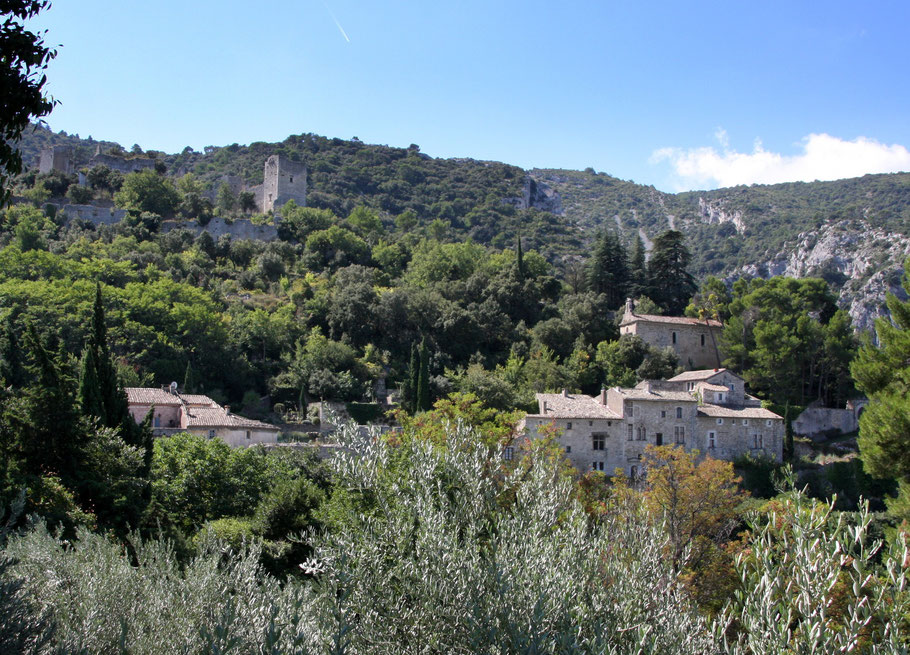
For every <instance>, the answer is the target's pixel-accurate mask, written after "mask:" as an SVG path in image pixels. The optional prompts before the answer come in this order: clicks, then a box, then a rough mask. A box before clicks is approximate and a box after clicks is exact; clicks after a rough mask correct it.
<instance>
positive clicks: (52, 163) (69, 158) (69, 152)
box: [38, 146, 75, 175]
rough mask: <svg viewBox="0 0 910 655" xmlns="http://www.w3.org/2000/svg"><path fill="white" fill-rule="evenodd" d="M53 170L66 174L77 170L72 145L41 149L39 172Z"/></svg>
mask: <svg viewBox="0 0 910 655" xmlns="http://www.w3.org/2000/svg"><path fill="white" fill-rule="evenodd" d="M52 171H60V172H61V173H64V174H66V175H69V174H71V173H73V172H74V171H75V166H74V165H73V148H72V146H53V147H52V148H44V149H43V150H42V151H41V155H40V157H39V159H38V172H39V173H41V174H44V175H46V174H47V173H50V172H52Z"/></svg>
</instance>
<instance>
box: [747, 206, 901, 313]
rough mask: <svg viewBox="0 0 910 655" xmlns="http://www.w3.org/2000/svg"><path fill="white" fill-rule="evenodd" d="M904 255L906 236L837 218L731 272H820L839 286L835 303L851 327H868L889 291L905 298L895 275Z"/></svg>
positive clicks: (796, 274)
mask: <svg viewBox="0 0 910 655" xmlns="http://www.w3.org/2000/svg"><path fill="white" fill-rule="evenodd" d="M857 222H858V223H859V225H857ZM908 257H910V237H906V236H904V235H902V234H899V233H896V232H888V231H886V230H883V229H878V228H873V227H872V226H871V225H869V223H868V222H866V221H855V220H854V221H840V222H837V223H832V224H829V225H825V226H824V227H822V228H821V229H819V230H817V231H810V232H803V233H801V234H800V235H799V236H798V237H797V241H796V243H795V244H794V245H793V247H792V248H788V249H786V250H785V251H782V252H780V253H778V254H777V255H775V256H773V257H772V258H770V259H769V260H767V261H764V262H760V263H757V264H749V265H748V266H744V267H742V268H741V269H739V270H738V271H736V272H735V273H734V275H733V276H732V277H733V278H736V277H739V276H745V277H772V276H775V275H787V276H790V277H821V278H824V279H825V280H827V281H828V282H829V283H831V284H832V286H834V287H835V288H839V289H840V292H839V296H838V304H839V305H840V306H841V307H842V308H844V309H846V310H847V311H848V312H849V313H850V316H851V317H852V318H853V325H854V326H855V327H856V329H857V330H870V329H872V327H873V325H874V323H875V319H876V318H878V317H879V316H884V315H886V314H887V307H886V306H885V297H886V295H887V294H888V293H889V292H890V293H893V294H895V295H897V296H898V297H899V298H901V299H905V298H906V294H905V293H904V290H903V289H902V288H901V285H900V280H901V275H902V273H903V263H904V261H905V260H906V259H907V258H908Z"/></svg>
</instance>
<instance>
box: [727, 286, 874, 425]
mask: <svg viewBox="0 0 910 655" xmlns="http://www.w3.org/2000/svg"><path fill="white" fill-rule="evenodd" d="M728 311H729V315H730V317H729V319H728V320H727V322H726V324H725V325H724V331H723V335H722V337H721V351H722V353H723V355H724V365H725V366H728V367H730V368H732V369H733V370H736V371H738V372H740V373H741V374H742V375H743V377H744V378H745V380H746V382H748V383H749V385H750V386H751V388H752V390H753V391H754V392H757V393H759V394H761V395H762V396H763V397H765V398H767V399H770V400H773V401H774V402H777V403H779V404H782V405H783V404H785V403H786V402H790V403H791V404H795V405H806V404H808V403H809V402H811V401H812V400H815V399H817V398H818V399H822V400H823V401H824V402H825V403H826V404H827V406H829V407H839V406H842V405H843V403H844V402H846V400H847V399H848V398H849V397H850V396H851V395H852V393H851V382H850V377H849V372H848V371H849V366H850V361H851V360H852V359H853V356H854V353H855V347H856V344H855V337H854V336H853V331H852V326H851V322H850V317H849V315H847V314H846V312H844V311H843V310H839V309H837V305H836V304H835V301H834V297H833V296H832V295H831V293H830V291H829V290H828V286H827V284H825V282H824V280H821V279H815V278H806V279H802V280H796V279H793V278H783V277H776V278H772V279H770V280H761V279H755V280H751V281H749V282H746V281H745V280H740V281H738V282H737V283H736V284H735V285H734V286H733V299H732V301H731V303H730V304H729V306H728Z"/></svg>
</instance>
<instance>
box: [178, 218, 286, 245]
mask: <svg viewBox="0 0 910 655" xmlns="http://www.w3.org/2000/svg"><path fill="white" fill-rule="evenodd" d="M180 229H182V230H189V231H190V232H192V233H193V234H197V235H198V234H202V233H203V232H208V233H209V234H211V235H212V238H213V239H216V240H217V239H218V237H220V236H223V235H225V234H229V235H230V236H231V238H232V239H250V240H253V241H274V240H276V239H277V238H278V228H277V227H275V226H274V225H254V224H253V223H252V221H250V220H249V219H248V218H240V219H237V220H235V221H233V222H231V223H228V222H227V221H225V220H224V219H223V218H213V219H212V220H210V221H209V222H208V224H207V225H206V226H204V227H203V226H201V225H199V223H197V222H196V221H162V222H161V228H160V230H161V232H170V231H171V230H180Z"/></svg>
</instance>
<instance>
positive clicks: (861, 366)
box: [850, 259, 910, 518]
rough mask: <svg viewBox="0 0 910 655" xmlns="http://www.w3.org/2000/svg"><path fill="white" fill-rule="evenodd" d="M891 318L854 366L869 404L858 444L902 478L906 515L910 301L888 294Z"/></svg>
mask: <svg viewBox="0 0 910 655" xmlns="http://www.w3.org/2000/svg"><path fill="white" fill-rule="evenodd" d="M903 287H904V289H905V290H906V291H910V259H908V260H907V262H906V263H905V264H904V279H903ZM887 302H888V309H890V310H891V320H890V321H889V320H888V319H885V318H880V319H878V320H877V321H876V324H875V331H876V336H877V337H878V345H875V344H873V343H872V341H871V339H868V338H867V339H866V341H865V343H864V344H863V347H862V348H861V349H860V351H859V354H858V356H857V357H856V359H855V360H854V361H853V363H852V365H851V367H850V370H851V372H852V373H853V377H854V379H855V380H856V385H857V387H858V388H859V389H860V390H861V391H863V392H865V393H866V394H868V396H869V406H868V407H867V408H866V409H865V411H864V412H863V414H862V416H860V422H859V440H858V441H859V449H860V454H861V456H862V459H863V465H864V466H865V469H866V471H867V472H869V473H870V474H872V475H874V476H876V477H879V478H895V479H897V480H898V481H899V482H900V498H899V501H898V503H896V507H895V508H893V509H895V510H897V508H898V507H899V508H900V509H899V510H897V513H898V514H899V515H900V516H901V517H902V518H907V516H910V513H908V499H910V457H908V445H910V301H903V302H902V301H900V300H898V299H897V297H895V296H894V295H893V294H888V298H887Z"/></svg>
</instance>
